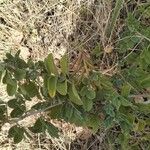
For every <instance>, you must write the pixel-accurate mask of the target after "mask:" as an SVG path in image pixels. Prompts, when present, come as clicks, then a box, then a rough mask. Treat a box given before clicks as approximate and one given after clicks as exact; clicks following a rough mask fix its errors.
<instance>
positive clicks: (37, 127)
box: [29, 118, 46, 133]
mask: <svg viewBox="0 0 150 150" xmlns="http://www.w3.org/2000/svg"><path fill="white" fill-rule="evenodd" d="M29 130H30V131H32V132H33V133H41V132H45V130H46V126H45V121H44V119H43V118H38V119H37V120H36V122H35V124H34V126H32V127H29Z"/></svg>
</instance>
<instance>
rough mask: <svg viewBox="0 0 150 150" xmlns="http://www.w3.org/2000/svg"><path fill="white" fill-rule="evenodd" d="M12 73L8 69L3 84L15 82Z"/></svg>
mask: <svg viewBox="0 0 150 150" xmlns="http://www.w3.org/2000/svg"><path fill="white" fill-rule="evenodd" d="M13 83H14V82H13V80H12V76H11V74H10V73H9V72H8V71H7V70H6V73H5V76H4V77H3V84H13Z"/></svg>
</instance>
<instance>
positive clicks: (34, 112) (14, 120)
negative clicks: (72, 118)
mask: <svg viewBox="0 0 150 150" xmlns="http://www.w3.org/2000/svg"><path fill="white" fill-rule="evenodd" d="M61 104H63V102H62V103H58V104H56V105H53V106H48V107H46V108H44V109H41V110H38V111H31V110H30V111H28V112H27V113H26V114H25V115H24V116H22V117H20V118H17V119H11V120H8V122H9V123H10V124H13V123H18V122H19V121H22V120H23V119H25V118H27V117H30V116H34V115H37V114H39V113H42V112H45V111H47V110H48V109H51V108H54V107H56V106H59V105H61Z"/></svg>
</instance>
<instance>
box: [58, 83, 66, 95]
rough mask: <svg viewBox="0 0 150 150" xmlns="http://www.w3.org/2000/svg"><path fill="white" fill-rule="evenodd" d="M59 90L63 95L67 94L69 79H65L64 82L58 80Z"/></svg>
mask: <svg viewBox="0 0 150 150" xmlns="http://www.w3.org/2000/svg"><path fill="white" fill-rule="evenodd" d="M57 91H58V93H60V94H61V95H66V94H67V80H65V81H64V82H57Z"/></svg>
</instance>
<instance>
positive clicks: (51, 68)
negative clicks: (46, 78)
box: [44, 53, 58, 75]
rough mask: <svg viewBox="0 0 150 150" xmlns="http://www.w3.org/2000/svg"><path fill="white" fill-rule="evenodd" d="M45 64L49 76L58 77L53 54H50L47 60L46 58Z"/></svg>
mask: <svg viewBox="0 0 150 150" xmlns="http://www.w3.org/2000/svg"><path fill="white" fill-rule="evenodd" d="M44 64H45V67H46V69H47V72H48V73H49V75H51V74H54V75H58V71H57V67H56V66H55V63H54V58H53V55H52V53H51V54H49V55H48V57H47V58H45V60H44Z"/></svg>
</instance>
